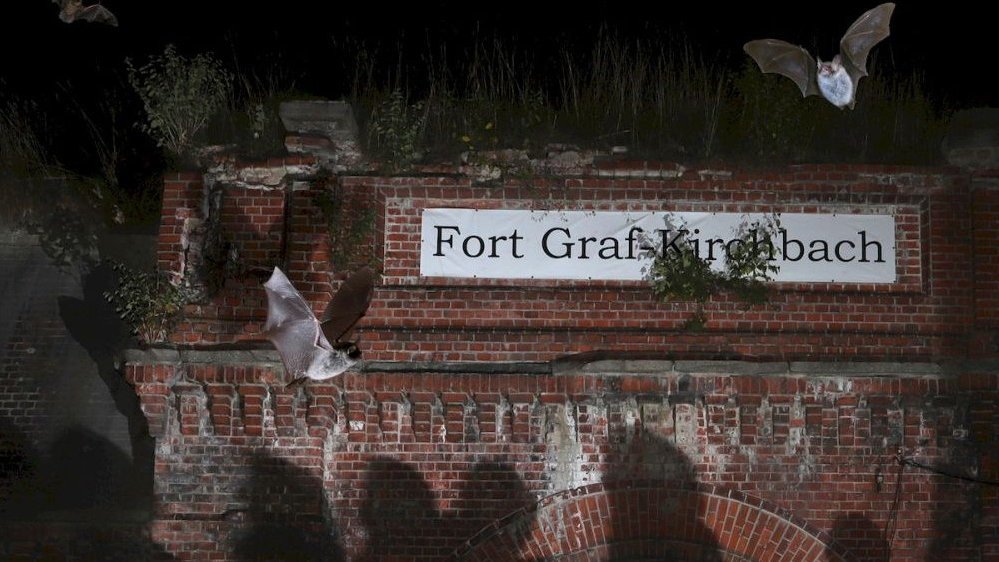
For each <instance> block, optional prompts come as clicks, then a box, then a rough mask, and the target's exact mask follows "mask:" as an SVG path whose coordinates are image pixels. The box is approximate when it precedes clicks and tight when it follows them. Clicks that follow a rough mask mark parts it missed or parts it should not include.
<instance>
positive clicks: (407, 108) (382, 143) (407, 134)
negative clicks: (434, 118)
mask: <svg viewBox="0 0 999 562" xmlns="http://www.w3.org/2000/svg"><path fill="white" fill-rule="evenodd" d="M426 121H427V114H426V112H425V111H424V104H423V102H417V103H414V104H410V103H408V101H407V100H406V96H405V95H403V93H402V91H400V90H395V91H393V92H392V93H391V94H390V95H389V97H388V99H387V100H385V101H383V102H382V103H380V104H379V105H378V106H377V107H376V108H375V110H374V112H373V113H372V116H371V123H370V125H369V134H370V135H371V136H372V140H373V141H374V144H375V145H376V146H377V147H379V148H380V149H382V150H384V151H385V154H386V156H387V157H388V158H389V160H390V162H391V163H392V165H393V166H394V167H396V168H399V169H405V168H406V167H408V166H410V165H411V164H413V163H414V162H417V161H418V160H420V159H421V158H423V150H422V146H421V141H422V137H423V131H424V128H425V127H426Z"/></svg>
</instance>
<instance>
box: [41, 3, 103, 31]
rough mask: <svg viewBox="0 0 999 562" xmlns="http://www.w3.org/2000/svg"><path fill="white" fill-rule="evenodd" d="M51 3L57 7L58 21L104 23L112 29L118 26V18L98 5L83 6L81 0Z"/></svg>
mask: <svg viewBox="0 0 999 562" xmlns="http://www.w3.org/2000/svg"><path fill="white" fill-rule="evenodd" d="M52 3H54V4H58V5H59V19H61V20H62V21H64V22H66V23H73V22H74V21H89V22H94V23H106V24H108V25H110V26H113V27H117V26H118V18H116V17H114V14H112V13H111V11H110V10H108V9H107V8H105V7H104V6H101V5H100V4H92V5H90V6H84V5H83V0H52Z"/></svg>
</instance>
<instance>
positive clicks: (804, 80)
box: [743, 3, 895, 109]
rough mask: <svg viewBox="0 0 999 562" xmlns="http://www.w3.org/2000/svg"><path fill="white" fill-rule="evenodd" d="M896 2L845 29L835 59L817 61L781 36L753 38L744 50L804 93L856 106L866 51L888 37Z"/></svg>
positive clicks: (865, 66)
mask: <svg viewBox="0 0 999 562" xmlns="http://www.w3.org/2000/svg"><path fill="white" fill-rule="evenodd" d="M894 9H895V4H892V3H887V4H881V5H880V6H877V7H876V8H872V9H871V10H868V11H867V12H864V14H863V15H862V16H860V17H859V18H857V21H855V22H853V25H851V26H850V28H849V29H847V30H846V34H844V35H843V38H842V39H841V40H840V42H839V49H840V52H839V54H838V55H836V56H835V57H833V60H832V61H829V62H823V61H822V60H821V59H819V61H818V62H816V60H815V59H813V58H812V55H810V54H808V51H806V50H805V49H804V48H802V47H799V46H798V45H792V44H791V43H788V42H786V41H781V40H779V39H760V40H757V41H750V42H748V43H746V44H745V45H744V46H743V50H745V51H746V53H748V54H749V56H751V57H753V60H755V61H756V64H758V65H759V67H760V70H762V71H763V72H775V73H777V74H781V75H784V76H787V77H788V78H790V79H791V80H794V83H795V84H797V85H798V88H799V89H800V90H801V95H802V96H805V97H807V96H811V95H815V94H822V96H823V97H824V98H826V99H827V100H829V102H830V103H832V104H833V105H835V106H836V107H838V108H840V109H842V108H844V107H849V108H850V109H853V106H854V104H855V103H856V101H857V83H858V82H860V79H861V78H863V77H864V76H867V55H868V53H870V51H871V49H872V48H873V47H874V46H875V45H877V44H878V43H879V42H880V41H881V40H883V39H884V38H886V37H888V34H889V30H888V22H889V20H891V14H892V11H893V10H894Z"/></svg>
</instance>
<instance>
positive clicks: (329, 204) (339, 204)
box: [314, 179, 376, 269]
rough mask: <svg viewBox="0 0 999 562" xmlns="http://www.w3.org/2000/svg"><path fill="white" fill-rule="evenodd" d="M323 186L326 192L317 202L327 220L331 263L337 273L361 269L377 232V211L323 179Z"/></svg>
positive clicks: (320, 192) (322, 191)
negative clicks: (360, 260) (371, 240)
mask: <svg viewBox="0 0 999 562" xmlns="http://www.w3.org/2000/svg"><path fill="white" fill-rule="evenodd" d="M319 185H320V187H322V188H323V189H320V191H319V193H317V194H316V196H315V199H314V201H315V204H316V206H317V207H319V210H320V211H321V212H322V214H323V218H324V219H325V220H326V233H327V235H328V237H329V245H330V261H331V262H332V264H333V266H334V267H335V268H337V269H350V268H351V266H354V265H360V264H358V263H357V262H358V260H359V259H360V257H362V256H363V255H364V253H365V249H366V248H368V247H369V246H370V238H371V234H372V233H373V232H374V229H375V217H376V214H375V209H374V208H373V207H372V206H371V205H370V204H369V203H368V202H367V201H364V200H361V199H360V198H359V197H350V196H348V194H347V193H346V192H345V190H344V189H343V188H342V187H340V186H339V185H336V184H335V182H330V181H328V180H325V179H321V180H320V184H319ZM366 265H371V264H366Z"/></svg>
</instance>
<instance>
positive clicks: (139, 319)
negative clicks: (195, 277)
mask: <svg viewBox="0 0 999 562" xmlns="http://www.w3.org/2000/svg"><path fill="white" fill-rule="evenodd" d="M110 264H111V268H112V269H113V270H114V272H115V273H116V274H117V278H118V279H117V280H118V283H117V286H116V287H115V288H114V289H113V290H110V291H105V292H104V298H105V299H106V300H107V301H108V302H109V303H111V305H112V306H113V307H114V311H115V312H116V313H117V314H118V316H119V317H120V318H121V319H122V320H124V321H125V323H127V324H128V325H129V327H130V328H131V329H132V333H133V334H135V335H136V336H138V337H139V339H140V340H142V341H144V342H163V341H166V339H167V336H168V335H169V333H170V330H171V329H173V327H174V325H175V324H176V322H177V319H178V317H179V316H180V313H181V311H182V310H183V308H184V305H185V304H187V303H188V302H190V300H191V295H189V292H188V290H187V289H185V288H183V287H180V286H178V285H175V284H173V283H171V282H170V280H169V278H168V276H167V274H166V273H164V272H161V271H154V272H148V273H147V272H142V271H135V270H133V269H131V268H130V267H128V266H126V265H125V264H122V263H118V262H110Z"/></svg>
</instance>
